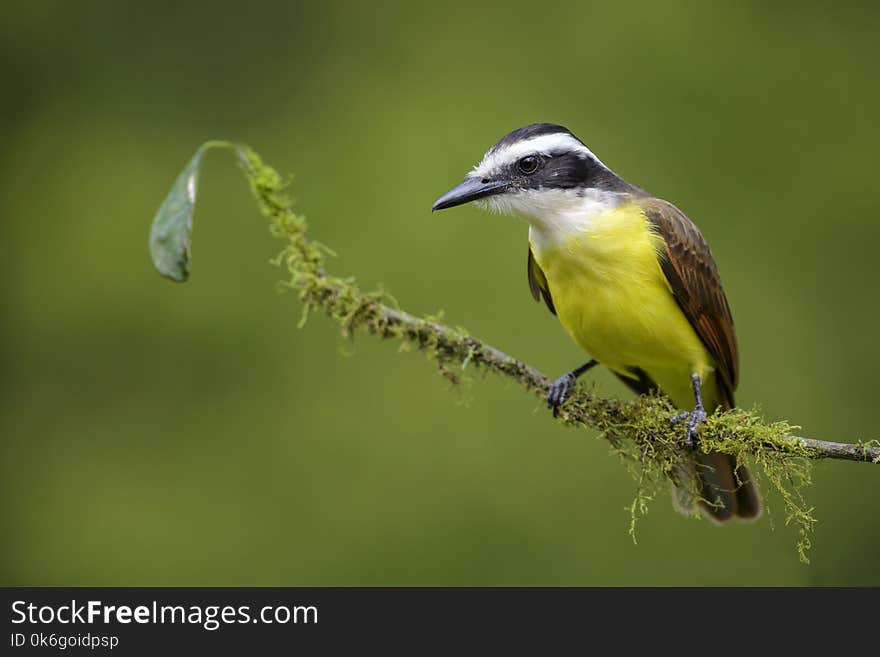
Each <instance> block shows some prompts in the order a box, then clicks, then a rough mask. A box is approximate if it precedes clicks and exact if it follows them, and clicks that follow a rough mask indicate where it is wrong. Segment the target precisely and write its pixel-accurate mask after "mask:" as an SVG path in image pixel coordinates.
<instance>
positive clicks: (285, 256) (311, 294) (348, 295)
mask: <svg viewBox="0 0 880 657" xmlns="http://www.w3.org/2000/svg"><path fill="white" fill-rule="evenodd" d="M243 155H244V160H245V164H244V166H243V169H244V172H245V175H246V176H247V178H248V180H249V182H250V185H251V190H252V191H253V194H254V197H255V198H256V200H257V202H258V204H259V207H260V210H261V211H262V213H263V214H264V215H266V216H267V217H268V218H269V222H270V229H271V232H272V234H273V235H274V236H275V237H277V238H279V239H281V240H282V241H284V243H285V245H284V248H283V249H282V251H281V253H279V254H278V256H277V257H276V258H275V259H274V261H273V262H274V263H275V264H276V265H278V266H281V267H283V268H285V269H286V271H287V274H288V278H287V280H285V281H283V282H282V283H280V285H281V287H282V288H285V289H291V290H295V291H296V292H297V293H298V296H299V299H300V300H301V301H302V304H303V318H302V321H303V322H304V321H305V320H306V318H307V317H308V315H309V313H311V312H312V311H314V310H322V311H324V312H325V313H326V314H327V315H329V316H330V317H332V318H333V319H335V320H336V321H337V322H338V323H339V326H340V328H341V331H342V334H343V335H345V336H348V335H351V334H352V333H353V332H354V331H356V330H362V331H366V332H368V333H371V334H373V335H377V336H379V337H382V338H386V339H396V340H401V341H402V344H404V345H412V346H415V347H417V348H419V349H420V350H421V351H423V352H424V353H426V354H427V355H428V356H429V357H430V358H432V359H433V360H434V361H435V362H436V363H437V366H438V368H439V371H440V373H441V374H442V375H443V376H445V377H446V378H447V379H449V380H451V381H453V382H457V381H458V380H459V378H460V376H461V374H460V373H461V372H462V371H463V370H464V369H465V368H466V367H468V368H478V369H482V370H484V371H493V372H496V373H498V374H501V375H503V376H505V377H507V378H510V379H513V380H514V381H517V382H519V383H520V384H521V385H522V386H524V387H525V388H526V389H528V390H530V391H531V392H533V393H534V394H536V395H537V396H539V397H540V398H542V399H543V397H544V395H545V394H546V390H547V386H548V385H549V383H550V381H549V380H548V379H547V378H546V377H545V376H544V375H542V374H541V373H540V372H538V371H536V370H534V369H533V368H531V367H529V366H528V365H526V364H524V363H522V362H520V361H518V360H516V359H513V358H510V357H509V356H506V355H505V354H502V353H501V352H498V351H497V350H495V349H494V348H492V347H490V346H488V345H486V344H484V343H483V342H481V341H479V340H477V339H476V338H474V337H472V336H470V335H468V334H467V332H466V331H464V330H462V329H458V328H456V329H453V328H450V327H448V326H445V325H443V324H440V323H439V320H438V319H437V318H433V317H425V318H421V317H416V316H413V315H410V314H409V313H406V312H404V311H402V310H400V309H399V308H398V307H397V303H396V302H395V301H394V300H393V299H392V298H391V297H390V296H389V295H388V294H387V293H385V292H384V291H382V290H377V291H374V292H363V291H361V290H360V289H359V288H358V286H357V284H356V282H355V280H354V279H353V278H339V277H336V276H331V275H330V274H328V273H327V271H326V269H325V264H326V260H327V257H328V256H330V255H333V253H332V251H331V250H330V249H328V248H327V247H326V246H324V245H322V244H320V243H319V242H317V241H314V240H312V239H310V238H309V237H308V236H307V230H308V224H307V222H306V220H305V218H304V217H303V216H301V215H298V214H296V213H295V212H294V211H293V202H292V200H291V198H290V197H289V196H288V195H287V193H286V191H285V190H286V187H287V183H286V181H284V180H283V179H282V178H281V176H280V175H279V174H278V173H277V172H276V171H275V170H274V169H272V168H271V167H269V166H267V165H265V164H263V162H262V161H261V159H260V157H259V156H258V155H257V154H256V153H254V152H253V151H251V150H249V149H246V150H245V151H244V152H243ZM674 413H675V409H673V408H672V406H671V405H670V403H669V402H668V401H667V400H666V399H665V398H663V397H658V396H642V397H639V398H637V399H635V400H632V401H620V400H614V399H604V398H600V397H597V396H595V395H592V394H588V393H585V392H579V393H577V394H576V395H574V396H573V397H572V399H571V400H569V402H567V403H566V405H565V406H564V407H563V408H562V409H561V413H560V416H561V418H562V420H563V421H564V422H565V423H567V424H570V425H575V426H585V427H591V428H593V429H598V431H599V432H600V436H601V437H603V438H605V439H606V440H608V441H609V443H610V444H611V451H612V452H613V453H614V454H616V455H618V456H619V457H620V458H621V460H622V461H623V463H624V465H625V466H626V467H627V469H628V470H629V471H630V472H631V474H632V475H633V477H634V479H635V481H636V483H637V486H636V494H635V498H634V500H633V502H632V504H631V505H630V507H629V512H630V517H631V523H630V534H631V535H632V537H633V540H635V528H636V520H637V518H638V517H640V516H642V515H644V514H645V513H646V512H647V510H648V507H649V503H650V502H651V501H652V500H653V498H654V496H655V494H656V492H657V490H658V489H659V488H660V487H661V486H663V485H666V482H667V481H673V482H675V483H677V484H679V485H689V486H690V487H691V488H694V486H695V484H694V483H693V482H692V481H687V482H685V481H679V478H680V476H679V474H678V473H679V471H680V469H679V468H677V464H679V463H680V462H681V459H682V458H684V457H685V456H686V454H684V452H683V447H682V436H681V435H680V433H681V432H680V429H676V428H675V427H673V426H672V425H671V423H670V418H671V417H672V416H673V415H674ZM793 429H794V427H792V426H790V425H788V424H786V423H784V422H778V423H773V424H767V423H765V422H763V421H762V420H761V419H760V417H759V415H758V413H757V412H754V411H744V410H739V409H737V410H733V411H728V412H725V413H720V414H715V415H712V416H711V417H709V418H708V419H707V420H706V422H705V423H704V424H703V426H702V428H701V442H700V448H701V449H704V450H706V451H710V450H717V451H723V452H728V453H732V454H736V455H737V457H738V458H740V459H743V460H744V461H751V462H753V463H756V464H757V465H759V466H760V467H761V470H762V472H763V479H764V481H765V482H766V483H768V484H769V485H770V486H771V487H772V488H774V489H775V490H776V491H777V492H778V493H779V495H780V497H781V499H782V502H783V504H784V507H785V513H786V523H793V524H795V525H796V526H797V528H798V532H799V539H798V552H799V555H800V558H801V560H802V561H804V562H807V561H808V559H807V552H808V550H809V548H810V536H811V532H812V529H813V525H814V523H815V519H814V518H813V515H812V511H813V508H812V507H810V506H809V505H808V504H807V502H806V501H805V500H804V497H803V490H804V488H805V487H806V486H807V485H808V484H809V483H810V467H809V465H810V464H809V460H808V459H809V458H815V457H816V456H817V454H816V453H815V452H814V451H813V450H811V449H810V448H808V447H806V446H804V445H803V444H801V443H798V442H797V441H793V440H790V439H788V438H787V436H790V435H791V432H792V430H793ZM765 488H766V486H765ZM691 493H692V494H693V495H694V496H696V495H697V491H696V490H692V491H691Z"/></svg>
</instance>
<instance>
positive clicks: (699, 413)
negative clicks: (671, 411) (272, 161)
mask: <svg viewBox="0 0 880 657" xmlns="http://www.w3.org/2000/svg"><path fill="white" fill-rule="evenodd" d="M691 385H693V387H694V399H695V400H696V404H695V405H694V410H692V411H684V412H683V413H679V414H678V415H675V416H673V417H672V419H671V420H670V422H672V424H678V423H679V422H681V421H682V420H684V419H687V435H686V436H685V439H684V444H685V447H688V448H690V449H693V448H694V447H696V446H697V441H698V440H699V439H700V433H699V431H698V429H699V427H700V424H702V422H703V420H705V419H706V411H705V409H704V408H703V381H702V379H700V375H699V374H696V373H694V374H691Z"/></svg>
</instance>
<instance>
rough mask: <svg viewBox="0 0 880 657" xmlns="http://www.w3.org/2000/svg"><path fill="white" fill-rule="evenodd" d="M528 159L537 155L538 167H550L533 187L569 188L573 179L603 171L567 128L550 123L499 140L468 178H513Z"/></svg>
mask: <svg viewBox="0 0 880 657" xmlns="http://www.w3.org/2000/svg"><path fill="white" fill-rule="evenodd" d="M528 156H537V157H538V158H539V160H540V162H539V163H540V164H541V165H545V164H548V163H549V164H550V165H551V166H548V167H547V169H548V170H547V171H546V172H545V175H543V176H537V177H536V178H535V184H536V185H538V184H543V185H546V186H561V187H571V186H574V184H575V183H576V182H578V181H577V180H576V178H580V181H579V182H584V180H585V179H586V178H587V177H588V171H587V169H593V168H597V167H598V168H601V169H606V167H605V165H604V164H602V162H601V161H599V158H597V157H596V156H595V155H594V154H593V152H592V151H590V149H589V148H587V147H586V146H585V145H584V143H583V142H582V141H581V140H580V139H578V138H577V137H575V136H574V135H573V134H571V132H570V131H569V130H568V129H567V128H564V127H563V126H561V125H554V124H552V123H534V124H532V125H528V126H525V127H524V128H519V129H517V130H514V131H513V132H510V133H508V134H507V135H505V136H504V137H502V138H501V139H500V140H499V141H498V143H496V144H495V145H494V146H492V148H490V149H489V150H488V151H487V152H486V155H485V156H483V159H482V161H481V162H480V163H479V164H478V165H477V166H476V167H474V170H473V171H472V172H471V173H470V174H469V175H470V177H472V178H481V179H482V178H488V179H492V178H497V177H499V176H515V174H516V167H517V164H518V163H519V162H520V160H522V158H524V157H528ZM554 173H555V174H556V175H553V174H554Z"/></svg>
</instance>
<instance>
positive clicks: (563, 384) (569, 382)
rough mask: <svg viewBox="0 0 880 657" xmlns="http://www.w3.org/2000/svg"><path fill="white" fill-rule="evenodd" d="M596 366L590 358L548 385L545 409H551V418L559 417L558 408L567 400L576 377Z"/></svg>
mask: <svg viewBox="0 0 880 657" xmlns="http://www.w3.org/2000/svg"><path fill="white" fill-rule="evenodd" d="M598 364H599V363H597V362H596V361H595V360H593V359H592V358H591V359H590V360H588V361H587V362H586V363H584V364H583V365H581V366H580V367H578V368H577V369H574V370H572V371H571V372H567V373H565V374H563V375H562V376H560V377H559V378H558V379H556V380H555V381H554V382H553V383H551V384H550V388H549V389H548V390H547V408H552V409H553V417H557V416H558V415H559V407H560V406H562V404H564V403H565V400H566V399H568V396H569V395H570V394H571V393H572V391H573V390H574V387H575V386H576V385H577V380H578V377H579V376H580V375H581V374H583V373H584V372H587V371H588V370H590V369H592V368H593V367H594V366H596V365H598Z"/></svg>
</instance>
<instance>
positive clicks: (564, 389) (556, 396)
mask: <svg viewBox="0 0 880 657" xmlns="http://www.w3.org/2000/svg"><path fill="white" fill-rule="evenodd" d="M576 385H577V377H575V375H574V374H572V373H571V372H568V373H567V374H563V375H562V376H560V377H559V378H558V379H556V381H554V382H553V383H551V384H550V388H549V390H547V408H550V409H552V410H553V417H559V407H560V406H562V405H563V404H564V403H565V400H566V399H568V398H569V396H570V395H571V393H572V391H573V390H574V388H575V386H576Z"/></svg>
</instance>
